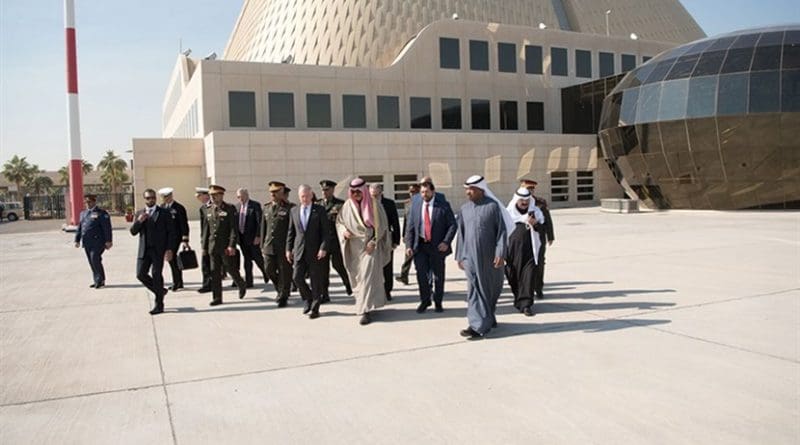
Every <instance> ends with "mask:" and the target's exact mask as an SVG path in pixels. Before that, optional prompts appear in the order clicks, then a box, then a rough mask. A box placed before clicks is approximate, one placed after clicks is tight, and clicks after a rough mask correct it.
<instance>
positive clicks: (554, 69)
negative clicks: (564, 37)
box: [550, 48, 569, 76]
mask: <svg viewBox="0 0 800 445" xmlns="http://www.w3.org/2000/svg"><path fill="white" fill-rule="evenodd" d="M568 71H569V70H568V67H567V50H566V49H565V48H550V74H552V75H554V76H566V75H568Z"/></svg>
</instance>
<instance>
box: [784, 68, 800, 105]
mask: <svg viewBox="0 0 800 445" xmlns="http://www.w3.org/2000/svg"><path fill="white" fill-rule="evenodd" d="M781 111H783V112H790V111H793V112H798V111H800V71H799V70H792V71H783V72H782V73H781Z"/></svg>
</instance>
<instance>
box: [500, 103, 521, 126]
mask: <svg viewBox="0 0 800 445" xmlns="http://www.w3.org/2000/svg"><path fill="white" fill-rule="evenodd" d="M517 114H518V113H517V102H516V101H513V100H501V101H500V129H501V130H519V118H518V116H517Z"/></svg>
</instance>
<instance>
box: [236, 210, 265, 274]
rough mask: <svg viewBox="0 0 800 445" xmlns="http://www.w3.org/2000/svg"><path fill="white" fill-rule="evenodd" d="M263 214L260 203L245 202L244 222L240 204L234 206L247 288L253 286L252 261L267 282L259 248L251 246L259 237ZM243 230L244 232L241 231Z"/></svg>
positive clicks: (255, 245) (256, 245) (254, 245)
mask: <svg viewBox="0 0 800 445" xmlns="http://www.w3.org/2000/svg"><path fill="white" fill-rule="evenodd" d="M262 216H263V213H262V211H261V203H260V202H258V201H253V200H252V199H250V200H248V201H247V207H246V208H245V213H244V220H242V203H241V202H239V203H237V204H236V229H237V230H238V232H239V246H240V247H241V249H242V258H243V261H244V281H245V282H246V283H247V287H252V286H253V261H255V263H256V266H258V270H260V271H261V276H262V277H263V278H264V281H265V282H266V281H267V274H266V272H265V271H264V257H263V256H262V255H261V246H260V245H258V244H253V241H255V239H256V238H258V236H259V228H260V227H259V226H260V224H261V218H262ZM242 229H244V230H242Z"/></svg>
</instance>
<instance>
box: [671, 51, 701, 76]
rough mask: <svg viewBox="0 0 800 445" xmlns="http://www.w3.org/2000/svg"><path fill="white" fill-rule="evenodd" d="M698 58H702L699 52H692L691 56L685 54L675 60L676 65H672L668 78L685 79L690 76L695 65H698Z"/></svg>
mask: <svg viewBox="0 0 800 445" xmlns="http://www.w3.org/2000/svg"><path fill="white" fill-rule="evenodd" d="M698 60H700V55H699V54H692V55H689V56H683V57H681V58H680V59H678V61H677V62H675V65H673V66H672V69H671V70H670V72H669V74H667V77H666V79H667V80H673V79H684V78H686V77H689V76H690V75H691V74H692V71H694V67H695V66H696V65H697V62H698Z"/></svg>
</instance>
